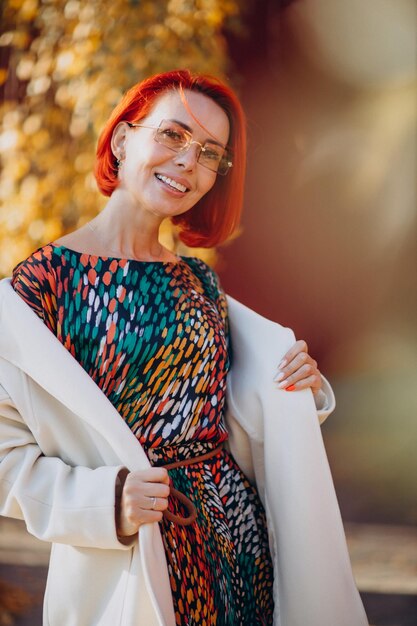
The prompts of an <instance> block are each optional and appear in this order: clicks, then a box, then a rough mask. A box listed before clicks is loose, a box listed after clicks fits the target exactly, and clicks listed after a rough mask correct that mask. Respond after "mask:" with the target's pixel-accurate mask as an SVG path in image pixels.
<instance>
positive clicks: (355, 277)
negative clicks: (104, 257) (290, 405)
mask: <svg viewBox="0 0 417 626" xmlns="http://www.w3.org/2000/svg"><path fill="white" fill-rule="evenodd" d="M177 67H188V68H190V69H192V70H196V71H201V72H209V73H213V74H217V75H219V76H221V77H223V78H225V79H226V80H228V81H229V82H230V83H231V84H232V86H234V87H235V89H236V90H237V92H238V93H239V95H240V97H241V101H242V103H243V105H244V108H245V110H246V112H247V115H248V132H249V149H248V176H247V188H246V200H245V208H244V215H243V221H242V228H241V232H240V234H239V236H238V237H236V238H234V239H233V241H231V242H230V243H228V244H227V245H226V246H223V247H222V248H220V249H217V250H210V251H207V250H197V251H192V254H198V255H201V256H202V257H203V258H205V259H206V260H208V261H209V262H211V263H212V264H213V265H214V266H215V267H216V270H217V271H218V273H219V275H220V277H221V280H222V283H223V285H224V287H225V289H226V290H227V291H228V292H229V293H230V294H231V295H233V296H234V297H236V298H238V299H240V300H241V301H243V302H244V303H245V304H247V305H249V306H250V307H252V308H254V309H256V310H257V311H258V312H260V313H262V314H264V315H266V316H267V317H270V318H271V319H274V320H276V321H279V322H280V323H281V324H283V325H286V326H290V327H292V328H293V329H294V331H295V333H296V335H297V337H298V338H304V339H306V341H307V343H308V345H309V349H310V353H311V354H312V355H313V356H314V358H316V359H317V361H318V362H319V366H320V368H321V370H322V371H323V373H324V374H325V375H326V376H327V377H328V378H329V379H330V381H331V383H332V385H333V387H334V390H335V393H336V397H337V409H336V411H335V413H334V414H333V416H332V417H331V418H330V419H329V420H328V421H327V422H326V423H325V424H324V426H323V427H322V432H323V437H324V440H325V444H326V449H327V453H328V457H329V461H330V465H331V469H332V473H333V477H334V482H335V486H336V490H337V494H338V498H339V503H340V507H341V512H342V516H343V519H344V521H345V523H346V525H347V527H348V528H349V529H350V531H351V534H350V537H351V543H350V544H349V545H350V546H351V547H352V550H354V549H356V547H357V543H355V538H356V539H358V537H362V535H360V529H361V528H366V529H368V532H367V533H365V534H364V535H363V537H366V542H367V544H366V545H368V546H370V545H371V544H372V545H373V543H372V542H373V541H375V537H377V536H380V535H378V533H380V532H381V528H385V529H386V532H388V533H389V532H390V529H391V531H392V532H393V534H391V535H390V537H391V540H392V545H393V546H394V544H395V541H397V544H395V545H397V546H399V545H400V544H401V538H403V539H404V541H405V543H404V545H403V546H402V550H403V552H401V554H400V553H399V552H397V553H396V552H395V551H394V552H392V553H391V552H390V553H389V554H388V553H387V554H386V555H385V556H384V555H383V558H384V559H386V562H385V564H384V562H383V561H381V563H380V564H379V567H380V574H381V576H382V578H383V577H384V572H383V570H384V568H385V567H386V568H387V569H389V568H390V567H391V566H392V565H393V564H394V566H395V567H397V570H398V571H400V570H401V567H403V570H404V568H405V570H406V574H405V575H404V576H403V579H404V580H403V587H401V585H400V586H397V591H396V592H395V593H391V592H390V589H391V588H390V587H389V585H388V586H387V587H386V588H385V595H386V597H387V598H388V596H389V600H390V603H387V604H386V605H384V608H383V609H378V608H375V607H377V604H378V602H377V601H376V600H375V598H374V597H373V596H372V593H373V592H375V593H380V594H382V591H383V590H384V589H383V588H382V589H381V588H380V589H379V590H376V589H374V588H373V587H372V585H368V587H366V584H364V588H363V592H364V594H366V593H367V594H368V595H367V596H366V598H365V599H366V600H367V602H368V607H367V608H368V609H369V613H372V612H374V614H375V617H374V618H370V619H373V623H374V624H381V625H382V624H386V625H389V626H406V625H407V626H408V624H410V626H411V624H416V623H417V605H416V603H415V598H416V597H417V562H416V550H417V548H416V544H417V535H416V534H415V528H416V522H417V460H416V458H417V455H416V449H417V446H416V442H417V394H416V389H417V326H416V322H417V319H416V318H417V302H416V300H417V289H416V287H417V284H416V282H417V281H416V274H417V237H416V235H417V228H416V200H417V193H416V188H417V185H416V173H417V158H416V157H417V133H416V127H417V124H416V121H417V90H416V89H417V4H416V2H415V0H366V2H364V1H363V0H349V2H345V1H344V0H294V1H291V0H287V1H283V2H279V1H277V0H275V1H274V0H258V1H255V0H226V1H224V2H222V1H220V0H170V1H167V2H162V1H160V0H153V1H151V0H144V1H140V0H136V1H135V0H130V1H129V0H113V1H112V2H107V1H105V0H85V1H79V0H68V1H64V0H45V1H43V2H41V1H40V0H5V1H4V3H3V5H2V31H1V35H0V83H1V84H0V121H1V129H0V159H1V164H2V172H1V175H0V274H1V275H3V276H6V275H9V274H10V272H11V270H12V268H13V266H14V265H15V264H16V263H17V262H18V261H20V260H21V259H22V258H24V257H25V256H27V255H28V254H29V253H30V252H31V251H33V250H34V249H35V248H37V247H38V246H40V245H43V244H45V243H47V242H49V241H51V240H54V239H56V238H58V237H59V236H60V235H62V234H64V233H65V232H68V231H70V230H73V229H74V228H77V227H78V226H80V225H81V224H82V223H84V222H85V221H87V220H88V219H91V218H92V217H93V215H94V214H95V213H96V212H97V211H98V210H100V207H102V206H103V204H104V202H105V200H104V199H103V198H102V197H100V195H99V194H98V192H97V191H96V187H95V183H94V179H93V177H92V173H91V170H92V164H93V159H94V149H95V143H96V139H97V135H98V133H99V131H100V128H101V127H102V125H103V123H104V121H105V120H106V118H107V116H108V114H109V112H110V111H111V109H112V108H113V106H114V105H115V104H116V103H117V102H118V100H119V98H120V96H121V94H122V93H123V91H124V90H125V89H127V88H128V87H130V86H131V85H132V84H134V83H135V82H138V81H139V80H141V79H142V78H144V77H146V76H147V75H149V74H151V73H154V72H157V71H164V70H169V69H173V68H177ZM163 238H164V241H165V242H166V243H167V244H168V245H170V246H171V247H173V248H175V247H176V246H178V242H177V238H176V234H175V232H174V231H173V230H172V229H171V227H170V225H169V224H166V225H165V227H164V230H163ZM181 252H184V250H181ZM361 525H363V526H361ZM392 529H396V530H395V532H394V531H393V530H392ZM381 537H385V535H383V536H382V535H381ZM384 541H385V540H384V538H382V539H381V542H382V543H381V544H378V546H379V548H378V549H377V551H378V550H380V546H381V545H382V544H383V543H384ZM387 541H388V543H389V541H390V540H387ZM398 542H399V543H398ZM359 543H360V542H359ZM366 545H365V548H366ZM401 545H402V544H401ZM361 546H362V547H361V549H362V550H363V549H364V545H363V543H361ZM398 549H399V548H398ZM404 554H405V555H408V560H407V556H404ZM355 555H356V557H355V558H357V559H358V562H360V563H361V565H362V566H363V567H364V568H365V569H366V567H367V566H369V567H370V566H371V561H372V559H378V558H379V557H378V555H375V552H373V553H372V554H370V553H369V554H368V553H367V555H366V557H365V556H363V552H361V553H360V554H359V553H358V554H356V553H355ZM361 555H362V556H361ZM379 556H380V555H379ZM361 559H362V560H361ZM388 561H389V562H388ZM395 567H394V569H395ZM8 571H9V572H10V570H8ZM358 571H359V570H358ZM361 571H362V570H361ZM385 574H386V571H385ZM375 575H376V577H378V576H377V573H376V574H375ZM365 578H366V576H365ZM365 578H363V580H365ZM407 581H408V586H407ZM394 588H395V585H394V586H393V587H392V589H394ZM392 589H391V591H392ZM404 589H407V590H406V591H404ZM364 597H365V595H364ZM381 597H382V596H378V601H379V600H380V598H381ZM401 598H403V600H404V601H403V602H402V603H401ZM374 600H375V602H374ZM378 606H380V605H378ZM381 606H382V605H381ZM393 607H394V608H393ZM404 607H406V608H404ZM9 614H11V613H9ZM14 619H23V617H21V618H17V617H16V616H15V618H14ZM414 620H415V621H414ZM16 623H23V622H16ZM32 623H33V624H36V623H37V622H32ZM0 624H1V621H0ZM335 626H337V625H335Z"/></svg>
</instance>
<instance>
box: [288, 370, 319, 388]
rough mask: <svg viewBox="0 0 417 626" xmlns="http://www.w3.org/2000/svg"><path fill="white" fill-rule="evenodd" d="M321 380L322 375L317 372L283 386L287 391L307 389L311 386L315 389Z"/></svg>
mask: <svg viewBox="0 0 417 626" xmlns="http://www.w3.org/2000/svg"><path fill="white" fill-rule="evenodd" d="M319 381H320V376H317V375H316V374H314V375H312V376H308V377H307V378H302V379H300V380H297V381H295V382H291V381H289V383H288V385H287V386H286V387H283V388H284V389H285V391H299V390H300V389H307V388H309V387H311V389H314V388H316V387H317V386H318V384H319Z"/></svg>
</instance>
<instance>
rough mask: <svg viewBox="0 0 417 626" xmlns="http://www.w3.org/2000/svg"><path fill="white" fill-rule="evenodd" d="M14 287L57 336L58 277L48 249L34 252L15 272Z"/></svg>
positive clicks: (13, 277)
mask: <svg viewBox="0 0 417 626" xmlns="http://www.w3.org/2000/svg"><path fill="white" fill-rule="evenodd" d="M12 287H13V289H14V290H15V291H16V293H17V294H18V295H19V296H20V297H21V298H22V300H24V301H25V302H26V304H27V305H28V306H30V308H31V309H32V310H33V311H34V312H35V313H36V314H37V315H38V316H39V317H40V318H41V320H42V321H43V322H44V323H45V324H46V326H47V327H48V328H49V330H51V331H52V332H53V333H54V334H56V326H57V323H56V312H57V305H56V276H55V271H54V268H53V266H52V254H51V252H48V247H47V246H46V247H45V248H43V249H40V250H38V251H36V252H34V253H33V254H32V255H31V256H30V257H28V258H27V259H26V260H25V261H22V262H21V263H19V265H17V266H16V267H15V268H14V270H13V276H12Z"/></svg>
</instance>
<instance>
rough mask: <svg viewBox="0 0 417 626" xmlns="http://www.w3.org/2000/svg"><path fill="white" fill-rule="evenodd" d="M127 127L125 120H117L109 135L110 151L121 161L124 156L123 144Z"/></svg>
mask: <svg viewBox="0 0 417 626" xmlns="http://www.w3.org/2000/svg"><path fill="white" fill-rule="evenodd" d="M128 129H129V126H128V125H127V122H119V123H118V124H117V125H116V126H115V127H114V130H113V134H112V137H111V142H110V146H111V151H112V152H113V154H114V156H115V157H116V159H117V160H118V161H119V162H120V161H123V159H124V158H125V144H126V137H127V131H128Z"/></svg>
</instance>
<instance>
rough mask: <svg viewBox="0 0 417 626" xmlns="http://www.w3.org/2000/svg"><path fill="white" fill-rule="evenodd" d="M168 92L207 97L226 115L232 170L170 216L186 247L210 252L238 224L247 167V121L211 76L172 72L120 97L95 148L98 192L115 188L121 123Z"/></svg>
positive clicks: (146, 109) (235, 100)
mask: <svg viewBox="0 0 417 626" xmlns="http://www.w3.org/2000/svg"><path fill="white" fill-rule="evenodd" d="M170 89H178V90H181V89H188V90H190V91H196V92H198V93H201V94H203V95H205V96H208V97H209V98H211V99H212V100H214V102H216V103H217V104H218V105H219V106H220V107H221V108H222V109H223V111H224V112H225V113H226V115H227V117H228V120H229V124H230V134H229V141H228V147H229V148H230V151H231V155H232V161H233V167H232V168H231V169H230V171H229V173H228V174H227V176H220V175H218V176H217V178H216V182H215V183H214V185H213V187H212V188H211V189H210V191H209V192H208V193H207V194H206V195H205V196H203V197H202V198H201V200H199V201H198V202H197V204H195V205H194V206H193V207H192V208H191V209H190V210H189V211H187V212H186V213H184V214H182V215H179V216H176V217H173V218H172V222H173V223H174V224H177V225H178V226H179V227H180V233H179V237H180V239H181V240H182V241H183V242H184V243H185V244H186V245H188V246H191V247H203V248H210V247H212V246H215V245H217V244H220V243H222V242H224V241H226V239H228V238H229V237H230V236H231V235H232V233H233V232H234V231H235V229H236V228H237V226H238V225H239V221H240V215H241V210H242V203H243V187H244V178H245V167H246V120H245V114H244V112H243V109H242V107H241V105H240V102H239V100H238V98H237V96H236V94H235V93H234V92H233V91H232V89H231V88H230V87H228V86H227V85H226V84H224V83H223V82H221V81H220V80H219V79H218V78H215V77H214V76H208V75H202V74H192V73H191V72H190V71H189V70H176V71H173V72H166V73H163V74H156V75H155V76H151V77H150V78H147V79H146V80H144V81H142V82H141V83H138V84H137V85H135V86H134V87H132V88H131V89H129V91H127V93H126V94H125V95H124V96H123V98H122V100H121V102H120V103H119V104H118V105H117V106H116V108H115V109H114V110H113V112H112V114H111V115H110V118H109V120H108V121H107V124H106V125H105V127H104V129H103V131H102V133H101V135H100V137H99V140H98V145H97V153H96V162H95V167H94V175H95V177H96V181H97V185H98V188H99V189H100V191H101V192H102V193H103V194H104V195H106V196H111V194H112V193H113V191H114V190H115V189H116V187H117V186H118V184H119V180H118V178H117V167H116V158H115V156H114V155H113V153H112V150H111V138H112V135H113V130H114V128H115V127H116V125H117V124H118V123H119V122H121V121H122V120H126V121H129V122H138V121H139V120H141V119H143V118H144V117H146V116H147V115H148V114H149V113H150V111H151V109H152V107H153V105H154V102H155V100H156V98H157V97H158V96H160V95H161V94H162V93H163V92H164V91H167V90H170Z"/></svg>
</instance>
